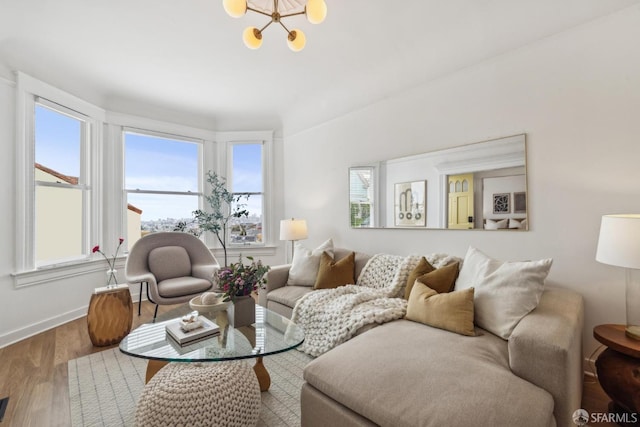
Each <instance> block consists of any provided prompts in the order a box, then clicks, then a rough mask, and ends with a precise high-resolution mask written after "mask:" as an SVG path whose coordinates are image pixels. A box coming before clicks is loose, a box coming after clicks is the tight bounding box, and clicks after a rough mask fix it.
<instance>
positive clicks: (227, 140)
mask: <svg viewBox="0 0 640 427" xmlns="http://www.w3.org/2000/svg"><path fill="white" fill-rule="evenodd" d="M216 142H217V143H218V158H219V162H218V171H219V174H220V175H221V176H224V177H225V179H226V181H227V188H228V189H229V191H231V189H232V187H231V185H232V179H233V170H232V166H233V146H234V145H237V144H262V243H253V244H244V243H243V244H233V243H228V244H227V252H228V254H229V256H236V255H240V254H244V253H247V252H253V253H256V254H265V255H272V254H273V248H275V242H274V240H273V239H274V237H273V236H274V235H275V233H274V230H275V229H276V224H275V220H274V215H273V206H274V197H275V192H274V184H273V183H274V177H273V167H272V165H273V131H246V132H218V133H217V140H216ZM208 190H209V188H207V191H208ZM227 237H228V236H227ZM207 243H213V245H212V246H214V247H216V248H218V247H219V244H217V243H216V242H213V241H207Z"/></svg>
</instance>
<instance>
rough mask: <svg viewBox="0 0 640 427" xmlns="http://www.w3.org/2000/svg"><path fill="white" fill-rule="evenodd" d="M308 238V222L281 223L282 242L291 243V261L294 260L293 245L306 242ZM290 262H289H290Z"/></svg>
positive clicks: (295, 220)
mask: <svg viewBox="0 0 640 427" xmlns="http://www.w3.org/2000/svg"><path fill="white" fill-rule="evenodd" d="M307 236H308V233H307V221H305V220H304V219H294V218H291V219H283V220H281V221H280V240H290V241H291V259H292V260H293V251H294V248H293V243H294V242H295V241H297V240H304V239H306V238H307ZM288 261H289V260H287V262H288Z"/></svg>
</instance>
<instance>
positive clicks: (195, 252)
mask: <svg viewBox="0 0 640 427" xmlns="http://www.w3.org/2000/svg"><path fill="white" fill-rule="evenodd" d="M219 268H220V266H219V264H218V261H217V260H216V258H215V257H214V256H213V254H212V253H211V251H210V250H209V249H208V248H207V247H206V245H205V244H204V243H202V241H201V240H200V239H198V238H197V237H195V236H192V235H191V234H188V233H181V232H159V233H152V234H148V235H146V236H144V237H143V238H141V239H140V240H138V241H137V242H136V243H135V244H134V245H133V247H132V248H131V250H130V251H129V256H128V257H127V262H126V265H125V276H126V279H127V283H130V284H134V283H140V301H139V303H138V315H140V305H141V303H142V287H143V284H146V285H147V298H148V299H149V301H151V302H152V303H154V304H156V309H155V312H154V314H153V319H154V320H155V318H156V315H157V314H158V305H159V304H177V303H181V302H186V301H189V300H190V299H191V298H193V297H194V296H197V295H199V294H201V293H202V292H205V291H207V290H209V289H211V288H212V287H213V277H214V274H215V273H216V271H217V270H218V269H219Z"/></svg>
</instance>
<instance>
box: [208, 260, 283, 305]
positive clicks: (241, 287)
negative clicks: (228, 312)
mask: <svg viewBox="0 0 640 427" xmlns="http://www.w3.org/2000/svg"><path fill="white" fill-rule="evenodd" d="M246 258H247V259H248V260H249V261H251V264H244V263H243V262H242V255H240V258H239V259H238V262H235V263H232V264H231V265H229V266H227V267H223V268H221V269H220V270H219V271H218V280H219V282H218V286H220V288H221V289H222V292H224V301H233V300H234V299H236V298H237V297H243V296H248V295H251V292H253V291H257V290H258V287H259V286H260V285H262V284H264V283H267V278H266V277H265V274H267V271H269V269H270V268H271V267H269V266H268V265H264V264H262V261H260V260H258V261H254V259H253V257H250V256H248V257H246Z"/></svg>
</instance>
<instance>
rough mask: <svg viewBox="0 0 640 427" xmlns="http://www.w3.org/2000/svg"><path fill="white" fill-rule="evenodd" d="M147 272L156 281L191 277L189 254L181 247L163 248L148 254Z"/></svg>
mask: <svg viewBox="0 0 640 427" xmlns="http://www.w3.org/2000/svg"><path fill="white" fill-rule="evenodd" d="M149 271H151V272H152V273H153V275H154V276H155V277H156V281H157V282H158V283H159V282H162V281H163V280H166V279H175V278H176V277H184V276H191V260H190V258H189V253H188V252H187V250H186V249H185V248H183V247H182V246H163V247H160V248H155V249H152V250H151V251H150V252H149Z"/></svg>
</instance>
